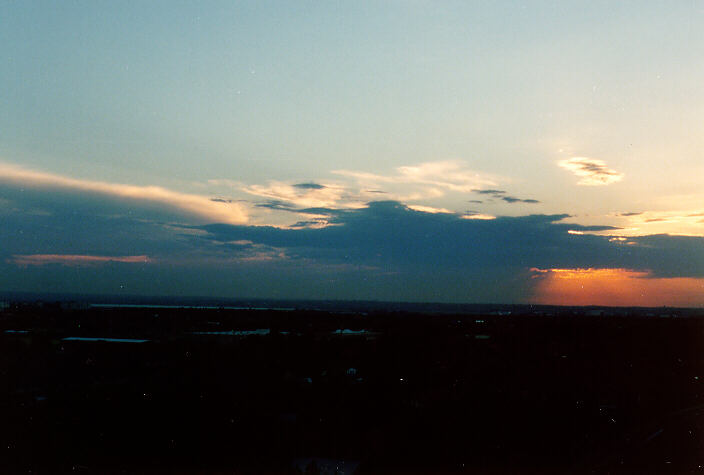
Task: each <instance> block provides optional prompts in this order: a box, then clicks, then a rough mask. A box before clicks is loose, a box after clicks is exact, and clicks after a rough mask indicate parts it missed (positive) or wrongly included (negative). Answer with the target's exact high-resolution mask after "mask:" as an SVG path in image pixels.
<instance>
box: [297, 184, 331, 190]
mask: <svg viewBox="0 0 704 475" xmlns="http://www.w3.org/2000/svg"><path fill="white" fill-rule="evenodd" d="M293 186H294V188H298V189H300V190H322V189H323V188H325V186H324V185H319V184H318V183H296V184H295V185H293Z"/></svg>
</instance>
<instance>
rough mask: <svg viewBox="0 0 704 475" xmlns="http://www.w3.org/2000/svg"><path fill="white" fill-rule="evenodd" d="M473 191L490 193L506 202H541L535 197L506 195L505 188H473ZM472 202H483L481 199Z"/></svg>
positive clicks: (489, 194) (482, 193) (483, 193)
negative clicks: (525, 197)
mask: <svg viewBox="0 0 704 475" xmlns="http://www.w3.org/2000/svg"><path fill="white" fill-rule="evenodd" d="M472 192H473V193H478V194H480V195H488V196H491V197H492V198H497V199H501V200H503V201H505V202H506V203H510V204H513V203H528V204H535V203H540V201H538V200H533V199H523V198H516V197H515V196H506V191H504V190H493V189H488V190H472ZM470 203H481V201H478V200H471V201H470Z"/></svg>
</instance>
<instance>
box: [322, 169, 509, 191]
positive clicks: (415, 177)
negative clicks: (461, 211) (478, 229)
mask: <svg viewBox="0 0 704 475" xmlns="http://www.w3.org/2000/svg"><path fill="white" fill-rule="evenodd" d="M333 173H335V174H337V175H342V176H346V177H351V178H354V179H356V180H357V181H358V182H359V183H361V184H364V185H366V186H369V187H375V185H380V184H415V185H424V186H425V187H427V188H426V190H425V191H428V192H429V193H430V194H431V195H432V196H438V195H439V196H442V195H444V194H445V193H446V192H448V191H453V192H459V193H469V192H471V191H472V190H473V189H475V188H477V187H481V186H487V185H489V186H492V185H496V183H495V181H494V180H493V179H492V178H490V177H488V176H486V175H483V174H480V173H478V172H475V171H473V170H470V169H468V168H466V166H465V165H464V164H463V163H462V162H459V161H438V162H425V163H420V164H418V165H409V166H402V167H398V168H396V169H395V173H393V174H390V175H380V174H375V173H368V172H361V171H353V170H334V171H333Z"/></svg>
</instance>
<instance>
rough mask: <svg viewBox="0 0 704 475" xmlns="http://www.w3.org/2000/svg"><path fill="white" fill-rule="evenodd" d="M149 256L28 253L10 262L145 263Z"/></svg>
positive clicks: (68, 263)
mask: <svg viewBox="0 0 704 475" xmlns="http://www.w3.org/2000/svg"><path fill="white" fill-rule="evenodd" d="M150 261H151V259H149V257H148V256H90V255H73V254H27V255H16V256H12V259H10V262H12V263H14V264H17V265H19V266H43V265H47V264H63V265H67V266H80V265H96V264H105V263H108V262H122V263H128V264H138V263H139V264H144V263H147V262H150Z"/></svg>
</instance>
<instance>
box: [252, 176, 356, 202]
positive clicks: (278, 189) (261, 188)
mask: <svg viewBox="0 0 704 475" xmlns="http://www.w3.org/2000/svg"><path fill="white" fill-rule="evenodd" d="M241 189H242V191H244V192H246V193H249V194H250V195H255V196H261V197H263V198H268V199H269V200H270V202H272V201H273V202H278V203H281V204H282V205H285V206H290V205H293V206H298V207H303V208H330V207H335V208H359V207H361V206H363V205H364V202H363V201H361V200H360V198H359V197H358V196H356V195H355V194H354V193H351V192H350V191H349V190H348V189H347V188H345V187H344V186H341V185H337V184H325V185H321V184H317V183H296V184H290V183H285V182H281V181H270V182H269V183H268V184H266V185H250V186H243V187H242V188H241Z"/></svg>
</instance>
